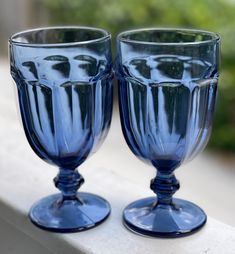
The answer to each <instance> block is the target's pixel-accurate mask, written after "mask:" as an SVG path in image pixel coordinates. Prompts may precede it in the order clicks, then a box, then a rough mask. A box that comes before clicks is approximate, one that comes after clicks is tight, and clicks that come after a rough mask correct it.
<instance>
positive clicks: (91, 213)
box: [29, 192, 111, 233]
mask: <svg viewBox="0 0 235 254" xmlns="http://www.w3.org/2000/svg"><path fill="white" fill-rule="evenodd" d="M110 211H111V209H110V205H109V203H108V202H107V201H106V200H105V199H103V198H101V197H99V196H97V195H94V194H90V193H84V192H79V193H78V196H77V199H75V200H74V199H73V200H63V199H62V195H61V194H55V195H51V196H48V197H46V198H43V199H41V200H39V201H38V202H37V203H35V204H34V205H33V206H32V208H31V210H30V212H29V218H30V220H31V221H32V222H33V223H34V224H35V225H36V226H38V227H39V228H42V229H45V230H48V231H52V232H58V233H70V232H78V231H83V230H87V229H90V228H93V227H95V226H97V225H99V224H100V223H101V222H103V221H104V220H105V219H106V218H107V217H108V216H109V214H110Z"/></svg>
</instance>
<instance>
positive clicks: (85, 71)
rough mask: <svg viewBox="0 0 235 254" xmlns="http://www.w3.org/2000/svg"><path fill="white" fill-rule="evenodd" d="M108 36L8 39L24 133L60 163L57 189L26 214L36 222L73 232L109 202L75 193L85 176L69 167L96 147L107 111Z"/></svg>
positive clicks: (94, 220)
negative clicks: (57, 191) (57, 192)
mask: <svg viewBox="0 0 235 254" xmlns="http://www.w3.org/2000/svg"><path fill="white" fill-rule="evenodd" d="M110 40H111V36H110V34H109V33H108V32H106V31H104V30H101V29H95V28H89V27H54V28H53V27H51V28H45V29H36V30H30V31H24V32H21V33H17V34H15V35H13V36H12V37H11V39H10V61H11V75H12V77H13V79H14V81H15V83H16V86H17V91H18V98H19V108H20V112H21V118H22V122H23V127H24V131H25V135H26V137H27V139H28V142H29V144H30V146H31V147H32V149H33V150H34V152H35V153H36V154H37V155H38V156H39V157H40V158H42V159H43V160H45V161H46V162H48V163H51V164H54V165H57V166H58V167H59V174H58V175H57V177H56V178H55V179H54V182H55V186H56V187H57V188H58V189H59V190H60V191H61V194H55V195H51V196H48V197H46V198H44V199H42V200H40V201H38V202H37V203H36V204H35V205H34V206H33V207H32V208H31V210H30V213H29V217H30V219H31V221H32V222H33V223H34V224H36V225H37V226H38V227H40V228H43V229H46V230H49V231H54V232H76V231H82V230H86V229H89V228H91V227H94V226H96V225H98V224H99V223H101V222H102V221H104V220H105V219H106V218H107V217H108V215H109V213H110V205H109V204H108V202H107V201H106V200H104V199H103V198H101V197H99V196H97V195H94V194H90V193H83V192H81V193H77V190H78V188H79V187H80V186H81V185H82V184H83V182H84V179H83V177H82V176H81V175H80V174H79V173H78V171H77V170H76V168H77V167H78V166H79V165H80V164H81V163H83V162H84V161H85V160H86V159H87V157H88V156H89V155H91V154H92V153H93V152H95V151H96V150H97V148H98V147H99V145H100V144H101V143H102V142H103V140H104V138H105V137H106V135H107V132H108V129H109V126H110V122H111V116H112V100H113V88H112V58H111V47H110V45H111V44H110Z"/></svg>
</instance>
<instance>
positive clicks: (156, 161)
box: [116, 29, 219, 237]
mask: <svg viewBox="0 0 235 254" xmlns="http://www.w3.org/2000/svg"><path fill="white" fill-rule="evenodd" d="M117 43H118V45H117V46H118V47H117V51H118V55H117V65H116V72H117V76H118V79H119V100H120V101H119V108H120V117H121V124H122V130H123V134H124V136H125V139H126V142H127V144H128V146H129V147H130V149H131V150H132V152H133V153H134V154H135V155H136V156H137V157H139V158H140V159H142V160H143V161H145V162H147V163H150V164H151V165H153V166H154V167H155V168H156V169H157V175H156V177H155V178H154V179H153V180H152V181H151V185H150V188H151V189H152V190H153V192H154V193H156V195H157V197H149V198H145V199H141V200H137V201H135V202H133V203H132V204H130V205H128V206H127V207H126V208H125V210H124V214H123V218H124V224H125V225H126V226H127V227H128V228H129V229H131V230H132V231H135V232H137V233H139V234H144V235H149V236H160V237H177V236H183V235H187V234H190V233H192V232H195V231H196V230H198V229H199V228H201V227H202V226H203V225H204V224H205V222H206V214H205V213H204V212H203V210H202V209H201V208H199V207H198V206H197V205H195V204H193V203H191V202H189V201H185V200H181V199H176V198H173V194H174V193H175V192H176V191H177V190H178V189H179V182H178V180H177V179H176V177H175V175H174V170H175V169H176V168H178V167H179V166H180V165H181V164H182V163H184V162H186V161H189V160H192V159H193V158H194V157H195V156H196V155H197V154H198V153H199V152H200V151H202V150H203V148H204V147H205V145H206V144H207V142H208V139H209V136H210V133H211V127H212V117H213V113H214V105H215V99H216V91H217V83H218V60H219V37H218V35H216V34H214V33H211V32H206V31H196V30H187V29H141V30H133V31H127V32H123V33H121V34H119V36H118V38H117Z"/></svg>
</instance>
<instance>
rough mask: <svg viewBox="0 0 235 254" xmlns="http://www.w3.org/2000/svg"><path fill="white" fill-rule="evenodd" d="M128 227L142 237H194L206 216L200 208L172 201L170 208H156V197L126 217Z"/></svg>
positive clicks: (130, 208)
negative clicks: (193, 234)
mask: <svg viewBox="0 0 235 254" xmlns="http://www.w3.org/2000/svg"><path fill="white" fill-rule="evenodd" d="M123 220H124V224H125V226H126V227H127V228H128V229H130V230H131V231H134V232H135V233H138V234H141V235H148V236H153V237H155V236H156V237H168V238H171V237H180V236H186V235H189V234H192V233H194V232H196V231H197V230H199V229H200V228H201V227H202V226H203V225H204V224H205V223H206V214H205V213H204V211H203V210H202V209H201V208H200V207H198V206H197V205H195V204H193V203H191V202H189V201H186V200H181V199H176V198H175V199H173V203H172V204H171V205H161V204H157V198H156V197H150V198H145V199H141V200H137V201H135V202H133V203H131V204H129V205H128V206H127V207H126V208H125V210H124V213H123Z"/></svg>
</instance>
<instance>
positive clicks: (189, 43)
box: [117, 27, 220, 47]
mask: <svg viewBox="0 0 235 254" xmlns="http://www.w3.org/2000/svg"><path fill="white" fill-rule="evenodd" d="M144 31H159V32H162V31H165V32H182V33H195V34H198V35H208V36H211V39H206V40H202V41H185V42H184V41H182V42H157V41H156V42H154V41H145V40H136V39H130V38H125V37H124V36H125V35H128V34H129V35H131V34H134V33H138V32H144ZM117 41H118V42H127V43H133V44H139V45H149V46H179V47H181V46H199V45H204V44H211V43H219V42H220V35H219V34H218V33H216V32H211V31H207V30H202V29H192V28H178V27H175V28H174V27H146V28H138V29H130V30H126V31H123V32H121V33H119V34H118V35H117Z"/></svg>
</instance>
